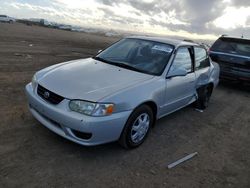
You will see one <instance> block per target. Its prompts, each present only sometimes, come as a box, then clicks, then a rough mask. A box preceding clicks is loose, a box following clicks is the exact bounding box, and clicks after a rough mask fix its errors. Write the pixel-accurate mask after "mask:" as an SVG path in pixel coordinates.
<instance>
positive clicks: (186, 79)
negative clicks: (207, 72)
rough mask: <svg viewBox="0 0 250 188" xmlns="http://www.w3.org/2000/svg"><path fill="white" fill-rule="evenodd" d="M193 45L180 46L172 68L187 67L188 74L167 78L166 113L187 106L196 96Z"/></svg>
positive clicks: (171, 69) (172, 69)
mask: <svg viewBox="0 0 250 188" xmlns="http://www.w3.org/2000/svg"><path fill="white" fill-rule="evenodd" d="M192 52H193V47H180V48H178V50H177V52H176V55H175V58H174V60H173V62H172V65H171V67H170V70H169V72H168V74H169V73H171V71H174V70H175V69H176V68H185V69H186V70H187V75H185V76H173V77H170V78H167V79H166V91H165V113H170V112H172V111H175V110H177V109H179V108H181V107H184V106H186V105H187V104H189V102H190V101H191V100H192V98H193V97H194V96H195V73H194V61H193V59H194V58H193V53H192Z"/></svg>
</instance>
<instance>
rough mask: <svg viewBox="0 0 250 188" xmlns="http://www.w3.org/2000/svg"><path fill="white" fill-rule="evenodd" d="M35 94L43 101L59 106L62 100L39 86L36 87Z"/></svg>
mask: <svg viewBox="0 0 250 188" xmlns="http://www.w3.org/2000/svg"><path fill="white" fill-rule="evenodd" d="M37 94H38V95H39V96H40V97H42V98H43V99H44V100H46V101H48V102H50V103H52V104H59V103H60V102H62V100H63V99H64V98H63V97H62V96H60V95H57V94H55V93H53V92H51V91H49V90H48V89H46V88H44V87H43V86H41V85H38V87H37Z"/></svg>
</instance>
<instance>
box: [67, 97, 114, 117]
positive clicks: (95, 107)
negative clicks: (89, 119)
mask: <svg viewBox="0 0 250 188" xmlns="http://www.w3.org/2000/svg"><path fill="white" fill-rule="evenodd" d="M69 108H70V109H71V110H72V111H75V112H79V113H81V114H85V115H89V116H107V115H111V114H112V113H113V111H114V104H107V103H105V104H104V103H93V102H88V101H81V100H72V101H70V102H69Z"/></svg>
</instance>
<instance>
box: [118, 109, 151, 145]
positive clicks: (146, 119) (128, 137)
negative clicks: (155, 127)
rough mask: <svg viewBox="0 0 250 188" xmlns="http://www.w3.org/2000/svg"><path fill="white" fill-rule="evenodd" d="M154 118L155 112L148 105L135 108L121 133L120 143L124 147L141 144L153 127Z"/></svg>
mask: <svg viewBox="0 0 250 188" xmlns="http://www.w3.org/2000/svg"><path fill="white" fill-rule="evenodd" d="M153 120H154V117H153V112H152V110H151V108H150V107H148V106H147V105H142V106H140V107H138V108H137V109H135V111H134V112H133V113H132V114H131V115H130V117H129V119H128V121H127V123H126V125H125V127H124V130H123V132H122V134H121V137H120V139H119V143H120V145H121V146H123V147H124V148H135V147H138V146H139V145H141V144H142V143H143V142H144V140H145V139H146V137H147V135H148V133H149V131H150V128H151V127H152V124H153V122H154V121H153Z"/></svg>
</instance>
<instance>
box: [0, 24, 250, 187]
mask: <svg viewBox="0 0 250 188" xmlns="http://www.w3.org/2000/svg"><path fill="white" fill-rule="evenodd" d="M116 40H117V38H108V37H104V36H101V35H94V34H84V33H75V32H69V31H59V30H55V29H48V28H42V27H38V26H25V25H22V24H4V23H0V106H1V108H0V118H1V119H0V187H72V186H76V187H114V188H116V187H209V188H211V187H215V188H216V187H237V188H238V187H250V136H249V135H250V113H249V112H250V86H249V85H248V86H247V85H241V84H231V83H228V82H225V83H221V84H220V85H219V86H218V88H217V89H216V90H215V91H214V93H213V96H212V99H211V103H210V106H209V107H208V109H207V110H205V111H204V112H203V113H200V112H197V111H195V110H194V109H193V108H192V107H186V108H184V109H182V110H180V111H178V112H176V113H173V114H171V115H169V116H167V117H165V118H163V119H161V120H159V121H158V122H157V124H156V126H155V128H154V129H153V130H152V132H151V134H150V135H149V137H148V138H147V140H146V142H145V143H144V144H143V145H142V146H141V147H139V148H137V149H134V150H130V151H127V150H124V149H122V148H121V147H120V146H119V145H118V144H117V143H111V144H106V145H102V146H97V147H83V146H80V145H77V144H75V143H72V142H70V141H67V140H65V139H63V138H61V137H59V136H57V135H56V134H54V133H52V132H50V131H49V130H48V129H46V128H45V127H43V126H42V125H41V124H40V123H39V122H38V121H36V120H35V119H34V118H33V117H32V116H31V114H30V113H29V111H28V108H27V101H26V97H25V94H24V87H25V84H27V83H28V82H30V80H31V77H32V75H33V74H34V73H35V72H36V71H37V70H39V69H41V68H44V67H46V66H48V65H52V64H55V63H59V62H63V61H67V60H71V59H78V58H84V57H89V56H92V55H94V54H95V53H96V52H97V51H98V50H99V49H103V48H104V47H106V46H108V45H109V44H111V43H112V42H114V41H116ZM195 151H197V152H198V156H196V157H195V158H193V159H191V160H190V161H188V162H186V163H183V164H181V165H179V166H177V167H175V168H173V169H170V170H169V169H167V165H168V164H169V163H171V162H173V161H175V160H177V159H179V158H181V157H183V156H185V155H186V154H188V153H192V152H195Z"/></svg>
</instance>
